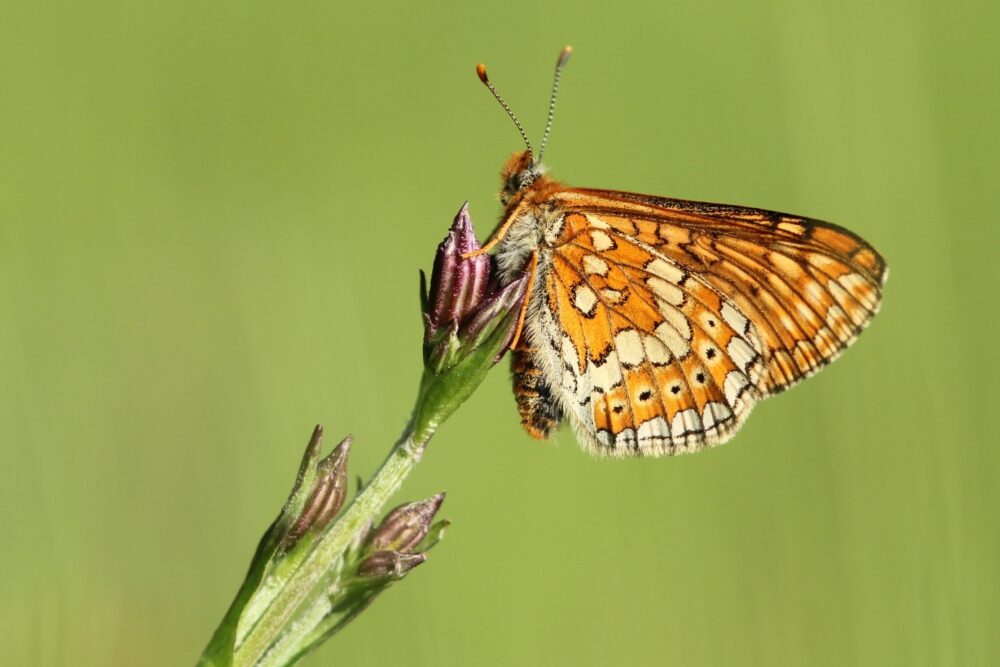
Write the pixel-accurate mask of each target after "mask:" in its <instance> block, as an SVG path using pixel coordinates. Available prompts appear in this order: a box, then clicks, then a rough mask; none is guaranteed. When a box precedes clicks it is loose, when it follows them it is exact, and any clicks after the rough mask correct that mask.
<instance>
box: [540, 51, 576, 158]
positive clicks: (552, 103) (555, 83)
mask: <svg viewBox="0 0 1000 667" xmlns="http://www.w3.org/2000/svg"><path fill="white" fill-rule="evenodd" d="M571 53H573V47H572V46H567V47H566V48H564V49H563V50H562V53H560V54H559V60H557V61H556V76H555V78H554V79H553V80H552V96H551V97H550V98H549V117H548V120H546V121H545V134H543V135H542V145H541V147H540V148H539V149H538V161H539V162H541V161H542V156H543V155H545V144H547V143H548V141H549V133H550V132H551V131H552V119H553V118H555V117H556V95H558V94H559V77H560V75H562V71H563V67H565V66H566V61H567V60H569V56H570V54H571Z"/></svg>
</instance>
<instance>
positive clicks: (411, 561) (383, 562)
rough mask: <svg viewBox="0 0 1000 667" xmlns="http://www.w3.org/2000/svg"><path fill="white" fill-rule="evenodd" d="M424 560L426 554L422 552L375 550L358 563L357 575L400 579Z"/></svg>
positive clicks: (369, 577)
mask: <svg viewBox="0 0 1000 667" xmlns="http://www.w3.org/2000/svg"><path fill="white" fill-rule="evenodd" d="M425 560H427V556H425V555H423V554H407V553H400V552H398V551H376V552H375V553H373V554H372V555H371V556H368V558H365V559H364V560H363V561H361V563H360V564H359V565H358V576H359V577H363V578H366V579H375V578H378V579H382V578H388V579H402V578H403V577H404V576H405V575H406V573H407V572H409V571H410V570H412V569H413V568H415V567H416V566H418V565H420V564H421V563H423V562H424V561H425Z"/></svg>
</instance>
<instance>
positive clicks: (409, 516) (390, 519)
mask: <svg viewBox="0 0 1000 667" xmlns="http://www.w3.org/2000/svg"><path fill="white" fill-rule="evenodd" d="M443 502H444V492H442V493H439V494H437V495H436V496H434V497H432V498H428V499H427V500H421V501H418V502H415V503H408V504H406V505H400V506H399V507H397V508H396V509H394V510H392V511H391V512H389V513H388V514H387V515H386V517H385V518H384V519H383V520H382V523H381V524H379V527H378V528H377V529H376V530H375V533H374V534H373V535H372V537H371V543H370V548H371V550H372V551H375V552H378V551H399V552H401V553H411V552H412V551H413V550H414V549H415V548H416V547H417V546H418V545H419V544H420V542H421V541H422V540H423V539H424V537H425V536H426V535H427V531H428V530H430V527H431V522H432V521H433V520H434V515H435V514H437V511H438V509H440V507H441V503H443Z"/></svg>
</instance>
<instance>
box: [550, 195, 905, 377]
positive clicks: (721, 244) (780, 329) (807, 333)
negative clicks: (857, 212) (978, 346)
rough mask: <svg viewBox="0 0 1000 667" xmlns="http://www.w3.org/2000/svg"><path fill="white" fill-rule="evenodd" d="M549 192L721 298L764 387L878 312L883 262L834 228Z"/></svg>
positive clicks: (837, 348)
mask: <svg viewBox="0 0 1000 667" xmlns="http://www.w3.org/2000/svg"><path fill="white" fill-rule="evenodd" d="M555 199H556V200H557V204H558V205H559V206H560V207H562V208H563V209H565V210H566V211H567V212H568V214H570V215H572V214H574V213H575V214H578V215H582V216H583V217H584V218H585V219H586V220H587V222H588V224H598V225H605V226H607V227H609V228H610V229H611V230H612V232H613V234H614V235H620V236H623V237H627V238H629V239H634V240H635V241H636V242H639V243H642V244H644V245H647V246H649V247H652V248H654V249H656V250H657V251H658V252H659V253H661V254H662V255H663V256H664V257H665V258H667V259H668V260H670V261H672V262H674V263H676V264H677V265H678V266H679V267H682V268H683V269H684V270H685V271H688V272H690V273H693V274H696V275H698V276H699V277H701V278H702V279H703V280H705V281H706V282H707V283H708V284H710V285H711V286H712V287H714V288H716V289H717V290H718V291H720V292H721V293H722V294H723V295H725V296H726V297H727V298H728V299H730V300H731V301H732V303H733V304H734V305H735V306H736V307H737V308H738V310H739V311H740V313H741V314H743V315H744V316H745V317H746V318H747V319H748V320H750V322H752V323H753V326H754V328H755V330H756V332H757V334H758V335H759V336H760V339H761V343H762V344H763V348H764V352H763V355H764V366H765V377H764V389H765V391H766V392H767V393H769V394H770V393H776V392H779V391H782V390H784V389H786V388H788V387H790V386H791V385H793V384H795V383H796V382H798V381H799V380H801V379H803V378H805V377H808V376H809V375H811V374H813V373H815V372H816V371H818V370H819V369H820V368H822V367H823V366H825V365H826V364H827V363H829V362H830V361H832V360H833V359H835V358H836V357H837V356H838V355H839V354H840V353H841V352H842V351H843V350H844V349H845V348H846V347H847V346H849V345H850V344H851V343H853V342H854V340H855V339H856V338H857V336H858V334H859V333H860V332H861V330H862V329H864V328H865V327H866V326H867V325H868V323H869V322H870V321H871V319H872V318H873V317H874V316H875V314H876V313H877V312H878V309H879V305H880V303H881V288H882V285H883V284H884V283H885V280H886V278H887V277H888V268H887V266H886V264H885V261H884V260H883V258H882V256H881V255H880V254H879V253H878V252H877V251H876V250H875V249H874V248H872V247H871V245H869V244H868V243H867V242H866V241H864V240H863V239H861V238H860V237H858V236H857V235H855V234H853V233H852V232H850V231H848V230H846V229H843V228H841V227H838V226H836V225H832V224H830V223H826V222H822V221H819V220H811V219H808V218H803V217H799V216H794V215H789V214H785V213H778V212H775V211H766V210H761V209H754V208H746V207H739V206H727V205H722V204H708V203H703V202H692V201H686V200H681V199H668V198H663V197H652V196H646V195H636V194H632V193H627V192H615V191H609V190H589V189H568V190H562V191H561V192H559V193H558V194H557V195H556V197H555Z"/></svg>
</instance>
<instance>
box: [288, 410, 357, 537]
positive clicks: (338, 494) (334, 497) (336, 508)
mask: <svg viewBox="0 0 1000 667" xmlns="http://www.w3.org/2000/svg"><path fill="white" fill-rule="evenodd" d="M322 438H323V430H322V428H320V427H317V428H316V431H314V432H313V440H311V441H310V448H313V447H317V448H318V447H319V446H320V444H321V443H322ZM350 449H351V437H350V436H348V437H346V438H344V439H343V440H341V442H340V444H339V445H337V447H336V448H335V449H334V450H333V451H332V452H330V454H329V455H328V456H326V457H325V458H323V459H322V460H320V461H319V463H317V464H316V473H315V477H314V478H313V480H312V490H311V491H310V493H309V495H308V497H307V499H306V501H305V504H304V505H303V506H302V510H301V512H300V513H299V516H298V518H297V519H296V520H295V522H294V523H293V524H292V526H291V527H290V528H289V529H288V532H287V533H286V534H285V537H284V539H283V540H282V546H283V547H284V548H285V549H289V548H291V547H292V546H294V545H295V543H296V542H298V540H299V539H300V538H301V537H302V536H303V535H304V534H305V533H306V532H308V531H313V532H316V531H320V530H322V529H323V528H325V527H326V526H327V524H329V523H330V521H331V520H332V519H333V517H335V516H336V515H337V513H338V512H340V508H341V507H343V505H344V501H345V500H346V499H347V455H348V453H349V452H350Z"/></svg>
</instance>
